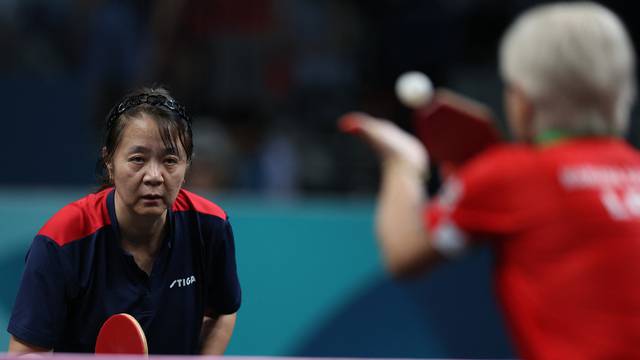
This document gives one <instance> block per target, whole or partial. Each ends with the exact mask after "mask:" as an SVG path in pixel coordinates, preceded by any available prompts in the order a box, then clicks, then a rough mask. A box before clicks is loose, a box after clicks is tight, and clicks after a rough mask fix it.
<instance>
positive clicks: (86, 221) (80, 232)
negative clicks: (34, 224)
mask: <svg viewBox="0 0 640 360" xmlns="http://www.w3.org/2000/svg"><path fill="white" fill-rule="evenodd" d="M111 190H112V189H111V188H109V189H105V190H103V191H100V192H99V193H97V194H90V195H87V196H85V197H83V198H82V199H80V200H77V201H74V202H72V203H71V204H69V205H67V206H65V207H63V208H62V209H60V210H59V211H58V212H57V213H56V214H55V215H53V217H52V218H51V219H49V221H47V223H46V224H45V225H44V226H43V227H42V229H40V231H39V232H38V235H43V236H46V237H48V238H50V239H51V240H53V241H55V242H56V243H57V244H58V245H60V246H62V245H65V244H68V243H70V242H73V241H75V240H79V239H82V238H84V237H86V236H88V235H91V234H93V233H94V232H96V231H97V230H98V229H100V228H102V227H104V226H106V225H109V224H110V223H111V219H110V218H109V211H108V210H107V195H108V194H109V192H110V191H111Z"/></svg>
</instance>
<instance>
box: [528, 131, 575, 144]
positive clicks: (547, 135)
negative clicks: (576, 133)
mask: <svg viewBox="0 0 640 360" xmlns="http://www.w3.org/2000/svg"><path fill="white" fill-rule="evenodd" d="M571 137H572V136H571V135H569V134H567V133H566V132H562V131H558V130H548V131H545V132H543V133H542V134H540V135H538V136H536V140H535V143H536V144H537V145H541V146H547V145H553V144H555V143H557V142H560V141H563V140H566V139H569V138H571Z"/></svg>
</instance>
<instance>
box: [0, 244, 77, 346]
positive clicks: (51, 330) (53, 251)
mask: <svg viewBox="0 0 640 360" xmlns="http://www.w3.org/2000/svg"><path fill="white" fill-rule="evenodd" d="M59 250H60V247H59V245H58V244H56V243H55V242H53V241H52V240H50V239H49V238H47V237H44V236H41V235H38V236H36V237H35V239H34V240H33V242H32V244H31V247H30V249H29V251H28V253H27V256H26V262H25V269H24V272H23V275H22V279H21V281H20V287H19V289H18V294H17V297H16V300H15V304H14V307H13V311H12V313H11V318H10V320H9V325H8V329H7V330H8V331H9V333H11V334H12V335H13V336H15V337H16V338H18V339H20V340H23V341H25V342H27V343H29V344H32V345H36V346H39V347H43V348H47V349H51V348H53V347H54V346H55V344H56V342H57V340H58V337H59V335H60V334H62V333H63V330H64V327H65V319H66V315H67V305H66V300H65V298H66V295H65V293H66V290H65V289H66V286H65V283H66V281H65V274H64V271H63V267H62V264H61V261H60V254H59Z"/></svg>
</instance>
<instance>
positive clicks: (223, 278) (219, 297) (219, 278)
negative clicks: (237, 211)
mask: <svg viewBox="0 0 640 360" xmlns="http://www.w3.org/2000/svg"><path fill="white" fill-rule="evenodd" d="M212 236H214V238H215V239H214V241H213V242H212V248H211V249H210V251H208V254H207V257H208V259H207V267H206V269H207V270H206V271H207V272H208V276H207V290H208V291H207V294H208V296H207V299H206V304H205V306H206V309H205V310H206V311H205V313H206V314H207V315H211V314H232V313H235V312H236V311H238V309H239V308H240V303H241V298H242V297H241V289H240V282H239V280H238V274H237V270H236V251H235V241H234V236H233V230H232V227H231V224H230V223H229V220H228V219H225V220H224V221H223V222H221V223H220V226H216V227H215V228H214V230H213V234H212Z"/></svg>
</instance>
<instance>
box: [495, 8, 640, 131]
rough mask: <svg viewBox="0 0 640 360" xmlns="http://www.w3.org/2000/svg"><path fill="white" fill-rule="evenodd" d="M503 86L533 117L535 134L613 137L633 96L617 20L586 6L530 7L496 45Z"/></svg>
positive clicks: (630, 63)
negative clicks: (525, 102) (521, 98)
mask: <svg viewBox="0 0 640 360" xmlns="http://www.w3.org/2000/svg"><path fill="white" fill-rule="evenodd" d="M499 55H500V72H501V75H502V77H503V79H504V80H505V81H506V82H507V83H508V84H512V85H516V86H518V87H519V88H520V89H521V90H522V91H523V92H524V93H525V94H526V95H527V96H528V97H529V99H530V100H531V101H532V103H533V106H534V108H535V110H536V113H535V115H534V116H535V118H534V119H535V120H534V124H535V125H534V126H535V129H534V130H535V131H536V133H537V134H540V133H541V132H544V131H548V130H557V131H562V132H567V133H569V134H572V135H578V136H579V135H620V134H622V133H623V132H624V131H626V128H627V126H628V123H629V113H630V110H631V105H632V103H633V100H634V97H635V55H634V50H633V45H632V44H631V40H630V38H629V35H628V34H627V31H626V30H625V28H624V25H623V24H622V22H621V21H620V19H619V18H618V17H617V16H616V15H615V14H614V13H613V12H611V11H610V10H609V9H607V8H605V7H604V6H602V5H599V4H596V3H592V2H573V3H555V4H547V5H540V6H537V7H534V8H532V9H530V10H528V11H526V12H525V13H523V14H522V15H521V16H520V17H518V18H517V19H516V21H515V22H514V23H513V24H512V25H511V26H510V27H509V29H508V30H507V32H506V33H505V35H504V37H503V39H502V43H501V45H500V54H499Z"/></svg>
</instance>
